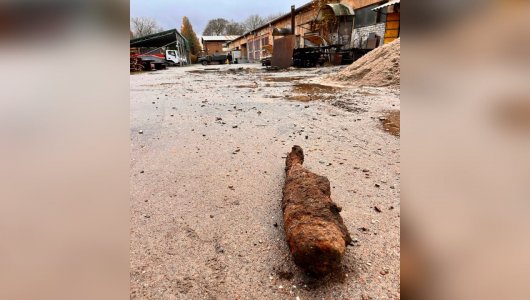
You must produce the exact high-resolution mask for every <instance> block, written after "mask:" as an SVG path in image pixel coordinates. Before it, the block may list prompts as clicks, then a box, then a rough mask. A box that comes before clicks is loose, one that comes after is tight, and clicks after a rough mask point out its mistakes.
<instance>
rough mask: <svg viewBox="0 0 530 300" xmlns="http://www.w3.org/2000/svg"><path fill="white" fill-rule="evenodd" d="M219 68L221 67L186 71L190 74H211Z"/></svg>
mask: <svg viewBox="0 0 530 300" xmlns="http://www.w3.org/2000/svg"><path fill="white" fill-rule="evenodd" d="M219 70H221V69H213V68H212V69H202V70H190V71H186V72H188V73H191V74H212V73H216V72H219Z"/></svg>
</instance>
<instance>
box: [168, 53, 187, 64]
mask: <svg viewBox="0 0 530 300" xmlns="http://www.w3.org/2000/svg"><path fill="white" fill-rule="evenodd" d="M166 60H167V61H170V62H173V63H174V64H175V65H179V66H183V65H185V64H186V63H187V60H186V58H185V57H181V55H180V54H179V53H178V52H177V50H166Z"/></svg>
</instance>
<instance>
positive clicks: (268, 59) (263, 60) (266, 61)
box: [261, 56, 272, 67]
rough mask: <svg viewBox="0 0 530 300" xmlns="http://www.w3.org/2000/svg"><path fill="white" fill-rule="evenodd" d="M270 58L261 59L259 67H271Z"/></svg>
mask: <svg viewBox="0 0 530 300" xmlns="http://www.w3.org/2000/svg"><path fill="white" fill-rule="evenodd" d="M271 60H272V56H266V57H264V58H262V59H261V65H262V66H264V67H268V66H270V65H271Z"/></svg>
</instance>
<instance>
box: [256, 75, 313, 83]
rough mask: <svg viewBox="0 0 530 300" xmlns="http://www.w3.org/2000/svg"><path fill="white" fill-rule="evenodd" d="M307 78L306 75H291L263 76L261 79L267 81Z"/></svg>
mask: <svg viewBox="0 0 530 300" xmlns="http://www.w3.org/2000/svg"><path fill="white" fill-rule="evenodd" d="M305 78H308V77H306V76H292V77H272V76H270V77H263V80H265V81H268V82H292V81H297V80H301V79H305Z"/></svg>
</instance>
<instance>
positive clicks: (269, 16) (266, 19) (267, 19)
mask: <svg viewBox="0 0 530 300" xmlns="http://www.w3.org/2000/svg"><path fill="white" fill-rule="evenodd" d="M283 15H285V13H281V12H280V13H275V14H272V15H268V16H266V17H265V18H263V24H266V23H269V22H270V21H272V20H275V19H278V18H279V17H282V16H283Z"/></svg>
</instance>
